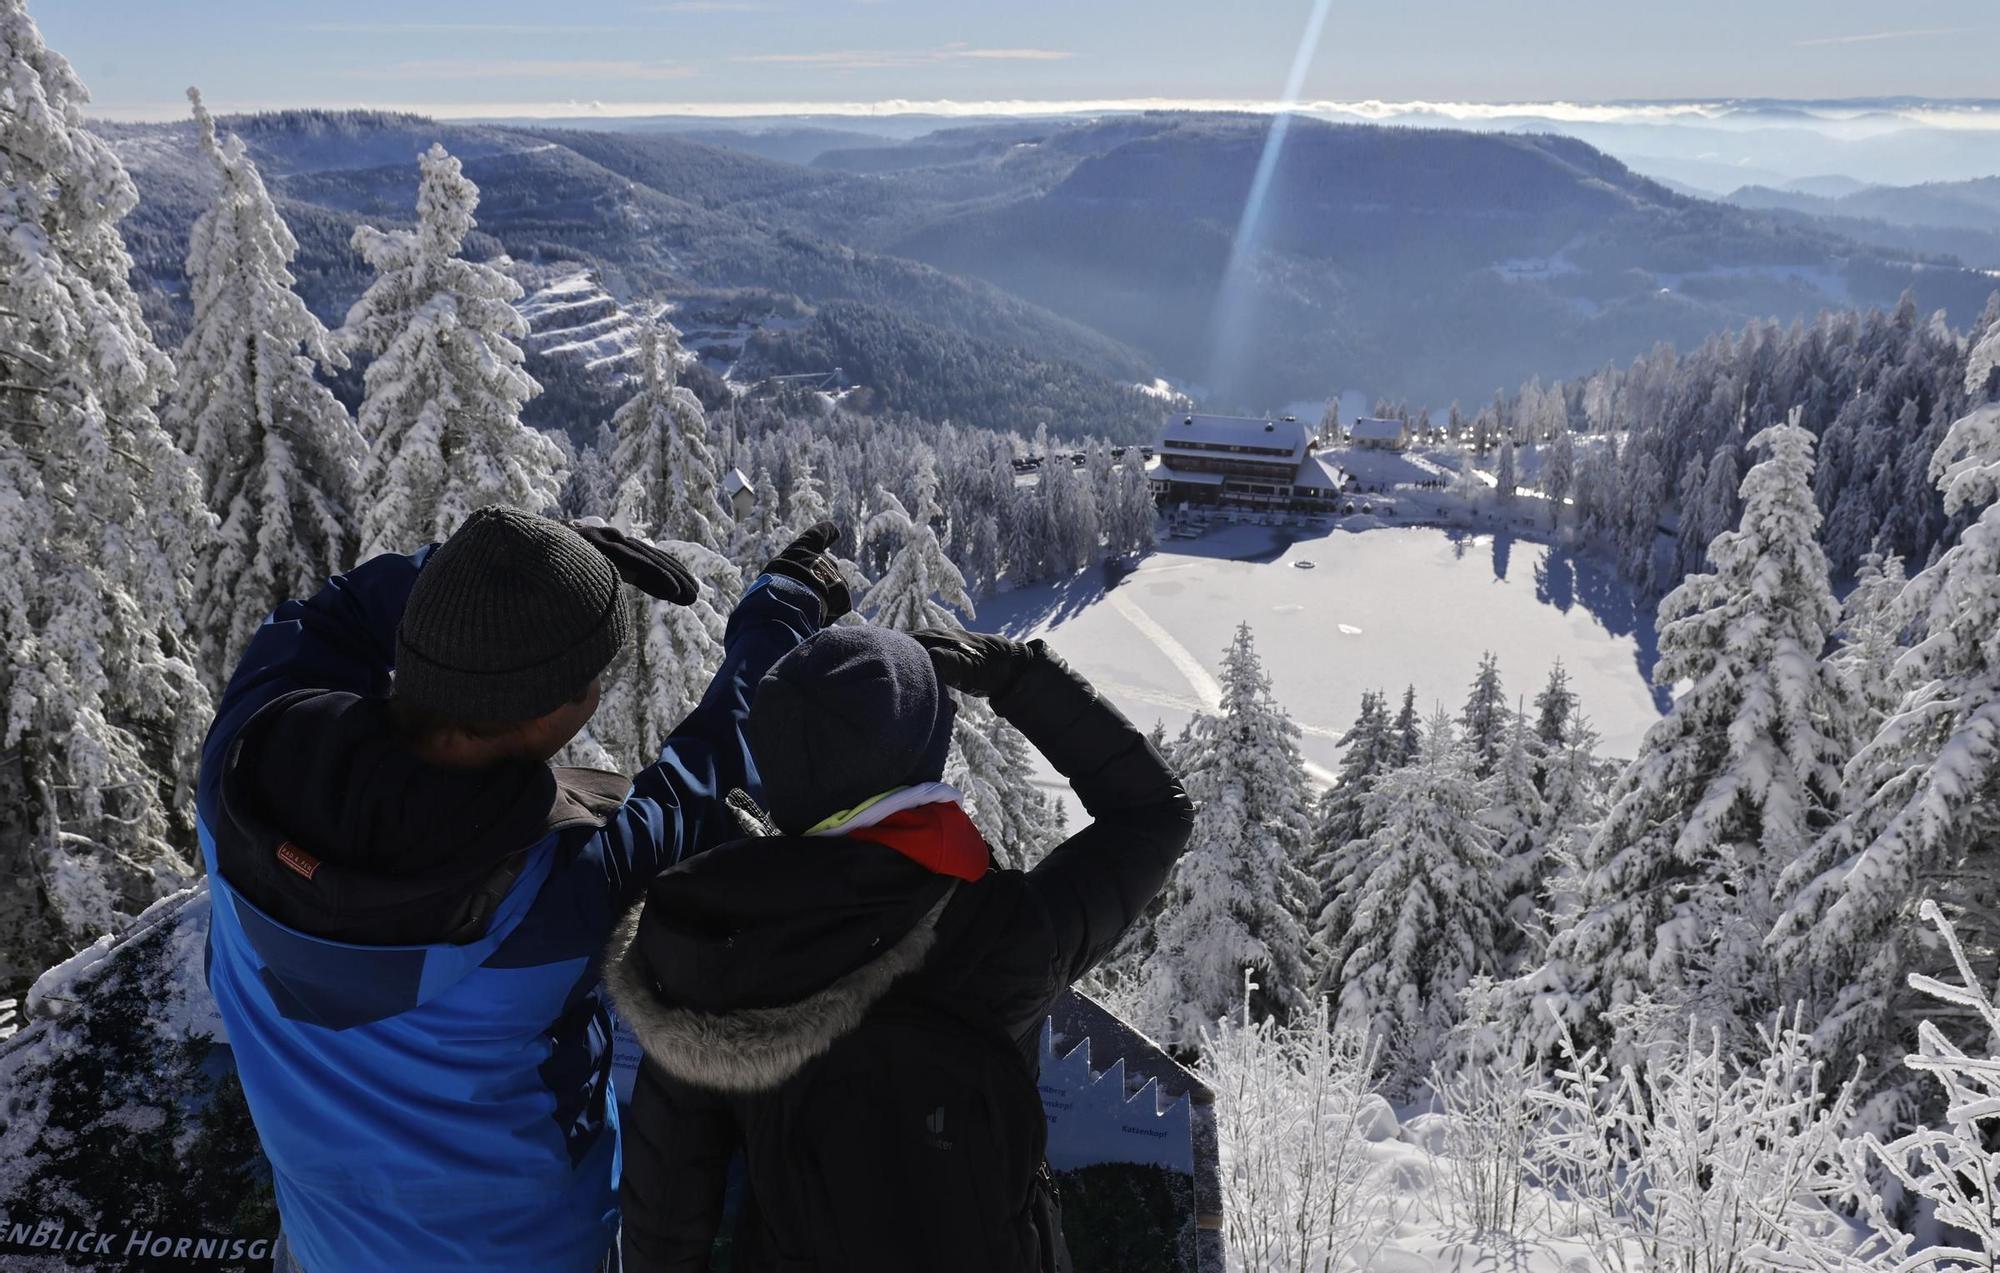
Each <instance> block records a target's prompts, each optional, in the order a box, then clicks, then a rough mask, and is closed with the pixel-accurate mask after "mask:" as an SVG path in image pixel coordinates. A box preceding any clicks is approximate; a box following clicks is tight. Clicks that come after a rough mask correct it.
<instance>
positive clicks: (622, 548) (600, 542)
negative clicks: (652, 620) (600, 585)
mask: <svg viewBox="0 0 2000 1273" xmlns="http://www.w3.org/2000/svg"><path fill="white" fill-rule="evenodd" d="M569 528H570V529H571V530H573V531H575V532H576V533H577V534H579V535H581V536H583V542H585V543H586V544H589V545H590V546H591V547H592V548H595V549H596V550H597V551H598V552H600V553H602V554H604V560H606V561H608V562H610V563H611V568H612V569H613V570H615V571H617V572H618V577H619V578H620V579H623V580H624V581H625V582H626V583H629V584H631V585H632V586H633V587H634V588H637V589H638V590H639V591H641V592H643V593H645V594H646V595H647V596H649V597H658V598H659V599H660V600H662V601H670V602H672V603H673V604H675V605H677V606H684V605H690V604H692V603H693V601H694V599H695V598H696V597H698V596H700V595H701V585H700V584H698V583H696V582H695V581H694V576H693V575H691V574H689V573H688V569H687V567H686V566H683V565H681V563H680V562H679V561H678V560H676V559H675V558H674V556H673V554H671V553H669V552H667V551H666V550H665V549H662V548H655V547H653V545H651V544H649V543H646V542H645V541H644V540H640V539H634V538H633V537H632V536H630V535H627V534H625V533H624V532H623V531H617V530H613V529H612V528H611V527H609V526H585V525H581V524H579V523H577V522H571V523H570V525H569Z"/></svg>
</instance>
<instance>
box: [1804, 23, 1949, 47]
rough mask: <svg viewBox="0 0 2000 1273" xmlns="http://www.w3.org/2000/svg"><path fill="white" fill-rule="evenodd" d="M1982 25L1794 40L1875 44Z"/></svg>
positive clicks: (1821, 44)
mask: <svg viewBox="0 0 2000 1273" xmlns="http://www.w3.org/2000/svg"><path fill="white" fill-rule="evenodd" d="M1983 29H1984V28H1981V27H1920V28H1916V29H1913V30H1908V31H1870V32H1868V33H1867V34H1865V35H1823V36H1819V37H1817V38H1815V39H1811V40H1794V41H1792V47H1793V48H1795V49H1817V48H1824V47H1826V46H1827V45H1830V44H1875V43H1878V42H1880V41H1883V40H1925V39H1930V38H1931V37H1933V36H1940V35H1970V34H1972V33H1973V32H1975V31H1980V30H1983Z"/></svg>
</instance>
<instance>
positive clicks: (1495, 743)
mask: <svg viewBox="0 0 2000 1273" xmlns="http://www.w3.org/2000/svg"><path fill="white" fill-rule="evenodd" d="M1510 714H1511V713H1509V712H1508V710H1507V695H1506V691H1505V690H1503V689H1502V688H1501V686H1500V660H1499V659H1498V658H1496V657H1494V654H1493V651H1491V650H1488V651H1487V652H1486V653H1484V654H1482V655H1481V656H1480V658H1479V672H1478V674H1477V675H1475V676H1474V677H1473V678H1472V689H1471V690H1470V691H1469V692H1468V693H1467V694H1466V698H1465V710H1464V711H1462V712H1460V713H1459V716H1458V725H1459V728H1460V729H1461V730H1462V731H1464V732H1463V734H1462V735H1461V741H1462V742H1463V743H1464V745H1465V749H1466V753H1467V754H1468V756H1470V758H1471V761H1472V776H1473V777H1475V778H1485V777H1488V776H1489V775H1491V774H1492V772H1493V770H1494V767H1495V766H1496V765H1498V764H1499V763H1500V754H1501V752H1502V751H1503V750H1505V749H1506V746H1507V734H1508V730H1509V722H1508V717H1509V716H1510Z"/></svg>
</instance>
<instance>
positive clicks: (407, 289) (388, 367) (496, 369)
mask: <svg viewBox="0 0 2000 1273" xmlns="http://www.w3.org/2000/svg"><path fill="white" fill-rule="evenodd" d="M419 162H420V163H421V165H422V168H423V180H422V182H421V183H420V184H419V185H418V187H417V227H416V229H414V230H378V229H376V228H375V227H373V226H367V225H364V226H361V227H360V228H358V229H356V230H355V232H354V248H355V250H356V251H357V252H359V253H361V255H362V256H363V257H364V258H366V259H367V261H368V264H369V265H371V266H373V267H374V269H375V281H374V282H373V283H370V284H369V285H368V290H367V291H365V292H363V293H362V294H361V299H360V300H358V301H356V302H355V303H354V306H353V308H352V309H350V310H349V311H348V313H347V323H346V326H345V327H343V328H342V329H341V340H342V343H343V344H344V345H346V346H347V347H348V348H349V349H350V350H366V351H367V352H369V353H371V354H372V355H374V361H373V362H371V363H369V365H368V370H367V372H366V373H365V374H364V376H363V380H364V382H365V384H366V386H367V389H366V394H365V396H364V397H363V398H362V401H361V432H362V435H363V436H364V437H366V438H367V439H368V448H369V450H368V460H367V463H366V464H365V465H364V466H363V468H362V472H361V489H362V490H363V491H364V492H366V494H367V497H368V499H369V500H370V501H371V502H370V503H369V506H368V509H367V512H366V513H365V514H364V516H363V517H362V522H361V555H362V556H363V557H372V556H374V555H375V554H377V553H382V552H408V551H410V550H412V549H414V548H416V547H418V546H420V545H422V544H425V543H429V542H430V541H432V540H439V539H444V538H446V537H447V536H449V535H450V534H451V532H452V531H454V530H456V529H457V528H458V524H459V523H460V522H461V521H463V520H464V519H465V516H466V514H468V513H470V512H471V511H472V510H473V509H475V508H478V507H480V506H481V505H483V504H509V505H512V506H514V507H516V508H523V509H527V510H528V511H530V512H537V513H539V512H542V511H544V510H546V509H548V508H550V507H552V506H553V505H554V504H555V501H556V495H557V494H558V492H560V491H561V489H562V480H563V472H562V450H561V448H559V447H558V446H557V445H556V444H555V443H554V442H553V441H551V440H550V439H548V438H547V437H544V436H543V435H542V434H540V433H538V432H536V431H535V430H534V429H531V428H529V427H528V426H526V425H524V424H522V423H521V404H523V403H524V402H526V401H527V400H528V399H529V398H531V397H533V396H534V395H535V394H536V393H538V392H540V389H541V387H540V386H539V385H537V384H536V383H535V381H534V378H533V377H531V376H529V375H528V373H527V372H526V371H523V370H522V369H521V363H522V354H521V347H520V345H519V344H517V343H516V342H518V341H519V340H520V339H521V338H522V337H524V336H526V335H527V332H528V325H527V322H526V320H524V319H523V318H522V317H521V316H520V314H518V313H516V312H515V310H514V304H513V303H514V301H515V300H516V299H517V298H518V297H519V296H520V295H521V285H520V284H518V283H516V282H515V281H514V280H513V279H511V278H509V277H507V276H506V275H505V274H503V273H501V272H500V271H499V270H498V269H496V268H494V267H493V266H491V265H487V264H482V263H479V262H474V261H467V260H463V259H461V258H460V257H459V255H458V252H459V249H460V247H461V246H463V244H464V242H465V236H466V235H467V234H468V233H469V232H470V231H471V230H472V226H473V220H472V211H473V209H474V208H475V207H476V206H477V205H478V203H479V187H477V186H475V185H473V184H472V182H470V181H469V180H467V179H466V177H465V174H464V173H463V172H461V171H460V170H459V162H458V160H456V159H454V158H452V157H451V156H450V155H449V154H446V153H445V149H444V147H443V146H438V145H433V146H432V147H431V148H430V150H429V151H428V152H426V153H425V154H424V155H423V156H422V157H421V158H420V160H419Z"/></svg>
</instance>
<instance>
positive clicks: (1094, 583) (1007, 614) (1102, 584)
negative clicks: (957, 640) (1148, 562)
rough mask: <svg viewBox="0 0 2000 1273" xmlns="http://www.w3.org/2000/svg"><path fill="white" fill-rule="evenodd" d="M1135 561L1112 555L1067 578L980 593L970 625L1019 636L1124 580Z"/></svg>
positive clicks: (1067, 614)
mask: <svg viewBox="0 0 2000 1273" xmlns="http://www.w3.org/2000/svg"><path fill="white" fill-rule="evenodd" d="M1137 564H1138V563H1137V562H1136V561H1134V560H1133V559H1131V558H1129V557H1128V558H1112V559H1110V560H1107V561H1103V562H1100V563H1098V564H1097V565H1095V566H1091V567H1089V568H1088V569H1085V570H1079V571H1077V572H1076V573H1075V574H1073V575H1071V576H1070V577H1069V578H1067V579H1062V580H1058V581H1056V582H1053V583H1041V584H1035V585H1033V586H1032V587H1028V588H1023V589H1021V590H1020V591H1018V592H1002V593H998V594H996V595H994V596H990V597H983V598H981V599H980V601H979V617H978V619H977V620H975V621H974V622H973V624H972V626H973V627H975V628H978V629H980V630H982V631H988V632H998V633H1000V634H1002V635H1004V636H1010V637H1021V636H1024V635H1026V634H1027V633H1029V632H1032V631H1033V630H1035V629H1036V628H1039V627H1042V626H1044V625H1050V626H1052V625H1054V624H1058V623H1061V622H1062V621H1063V620H1065V619H1068V618H1071V617H1073V616H1075V615H1076V614H1078V613H1080V612H1081V611H1083V610H1085V609H1087V608H1088V607H1090V606H1091V605H1093V604H1095V603H1096V602H1097V601H1099V600H1101V599H1102V598H1103V597H1104V595H1105V594H1106V593H1108V592H1110V591H1111V590H1112V589H1113V588H1116V587H1117V586H1118V585H1119V584H1121V583H1124V582H1125V579H1126V577H1127V576H1129V575H1130V574H1131V573H1132V572H1133V570H1134V569H1136V568H1137Z"/></svg>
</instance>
